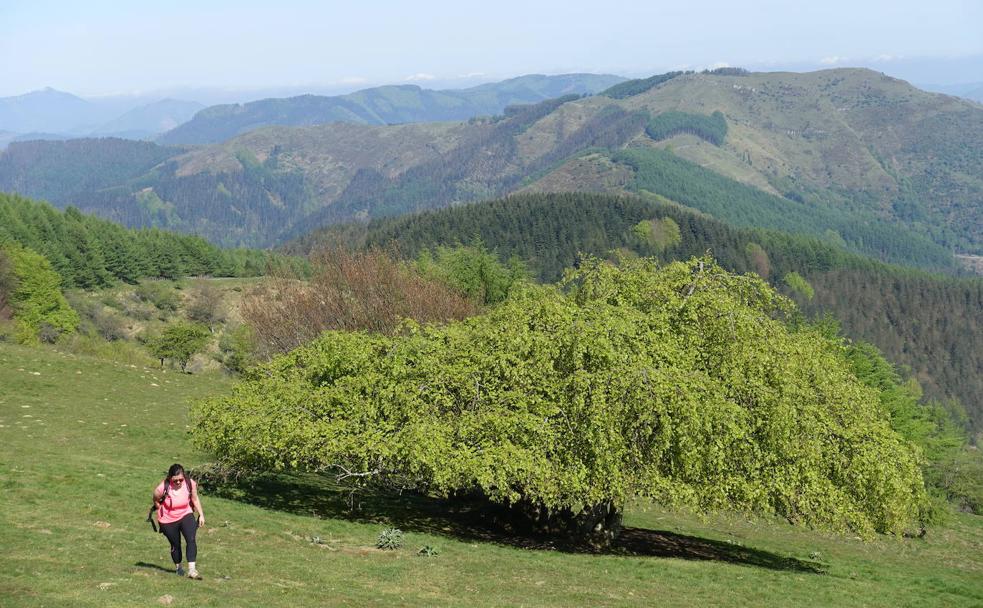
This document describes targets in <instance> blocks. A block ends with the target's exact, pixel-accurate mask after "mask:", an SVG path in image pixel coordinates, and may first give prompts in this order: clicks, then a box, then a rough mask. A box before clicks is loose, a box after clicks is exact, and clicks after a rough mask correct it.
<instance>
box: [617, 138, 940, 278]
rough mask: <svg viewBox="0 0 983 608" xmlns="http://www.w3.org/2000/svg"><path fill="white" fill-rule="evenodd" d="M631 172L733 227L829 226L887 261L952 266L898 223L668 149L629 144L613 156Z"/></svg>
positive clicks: (639, 185)
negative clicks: (785, 191) (779, 190)
mask: <svg viewBox="0 0 983 608" xmlns="http://www.w3.org/2000/svg"><path fill="white" fill-rule="evenodd" d="M612 158H613V160H615V161H616V162H619V163H624V164H626V165H628V166H630V167H632V169H633V170H634V172H635V188H636V189H638V190H639V191H645V192H652V193H655V194H659V195H661V196H664V197H666V198H668V199H670V200H672V201H675V202H676V203H680V204H682V205H686V206H688V207H692V208H694V209H698V210H699V211H702V212H705V213H709V214H710V215H712V216H714V217H716V218H718V219H720V220H722V221H725V222H727V223H729V224H732V225H733V226H736V227H756V228H771V229H776V230H783V231H786V232H792V233H800V234H810V235H813V236H817V237H818V236H824V235H825V234H826V232H827V231H828V230H833V231H835V232H837V233H838V234H840V235H841V236H842V240H843V242H845V243H846V246H847V248H849V249H850V250H852V251H855V252H858V253H862V254H865V255H869V256H872V257H874V258H878V259H881V260H884V261H887V262H895V263H899V264H908V265H911V266H918V267H922V268H928V269H933V270H949V271H952V270H954V269H955V267H956V266H955V261H954V260H953V257H952V253H951V252H950V251H948V250H947V249H945V248H944V247H941V246H939V245H937V244H935V243H933V242H932V241H930V240H929V239H928V238H926V237H924V236H920V235H917V234H915V233H914V232H912V231H911V230H909V229H907V228H905V227H903V226H901V225H900V224H892V223H887V222H884V221H883V220H879V219H877V218H875V217H873V216H872V215H870V214H864V213H861V212H857V211H850V210H847V209H843V208H840V207H835V206H832V205H814V204H806V203H803V202H800V201H796V200H792V199H788V198H783V197H780V196H775V195H773V194H769V193H767V192H764V191H763V190H759V189H757V188H754V187H752V186H749V185H747V184H742V183H740V182H737V181H735V180H732V179H730V178H727V177H724V176H722V175H720V174H718V173H714V172H713V171H711V170H709V169H706V168H704V167H701V166H700V165H697V164H696V163H693V162H690V161H688V160H685V159H683V158H680V157H679V156H676V155H675V154H673V153H672V152H670V151H668V150H661V149H656V148H631V149H627V150H621V151H618V152H616V153H614V154H613V155H612Z"/></svg>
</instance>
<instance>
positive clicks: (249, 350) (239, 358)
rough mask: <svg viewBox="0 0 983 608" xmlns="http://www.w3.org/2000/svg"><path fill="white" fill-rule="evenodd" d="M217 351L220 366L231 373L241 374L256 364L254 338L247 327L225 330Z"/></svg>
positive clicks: (241, 326)
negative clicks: (219, 355)
mask: <svg viewBox="0 0 983 608" xmlns="http://www.w3.org/2000/svg"><path fill="white" fill-rule="evenodd" d="M218 349H219V352H220V353H221V359H220V361H221V363H222V365H224V366H225V368H226V369H228V370H229V371H231V372H235V373H242V372H244V371H246V368H248V367H250V366H251V365H253V364H254V363H255V362H256V354H255V350H256V337H255V336H254V335H253V332H252V330H251V329H250V328H249V326H247V325H238V326H235V327H228V328H226V330H225V331H224V332H223V333H222V337H221V338H219V341H218Z"/></svg>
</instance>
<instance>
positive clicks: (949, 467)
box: [928, 446, 983, 515]
mask: <svg viewBox="0 0 983 608" xmlns="http://www.w3.org/2000/svg"><path fill="white" fill-rule="evenodd" d="M928 479H930V480H932V482H933V483H934V485H935V486H936V487H938V488H940V489H941V490H942V491H943V492H944V494H945V497H946V498H947V499H948V500H949V501H950V502H952V503H953V504H955V505H956V506H957V507H958V508H959V509H961V510H964V511H968V512H970V513H975V514H976V515H983V451H981V450H980V449H979V448H978V447H977V446H965V447H964V448H963V449H961V450H958V451H956V452H952V453H949V454H947V455H946V457H945V458H943V459H942V460H940V461H938V462H936V463H934V464H933V466H932V468H931V469H930V471H929V473H928Z"/></svg>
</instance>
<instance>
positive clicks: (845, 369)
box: [193, 259, 925, 533]
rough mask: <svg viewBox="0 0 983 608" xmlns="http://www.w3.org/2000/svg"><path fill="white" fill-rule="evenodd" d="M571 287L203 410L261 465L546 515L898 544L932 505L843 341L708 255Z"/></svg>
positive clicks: (592, 271) (301, 355) (310, 349)
mask: <svg viewBox="0 0 983 608" xmlns="http://www.w3.org/2000/svg"><path fill="white" fill-rule="evenodd" d="M564 284H565V286H566V290H567V293H562V292H560V291H559V290H557V289H553V288H547V287H535V288H534V287H528V288H527V289H525V290H524V291H523V292H522V293H521V294H516V295H515V296H514V297H511V298H509V299H508V300H506V301H505V302H504V303H502V304H501V305H499V306H498V307H496V308H494V309H492V310H491V311H490V312H489V313H487V314H485V315H482V316H478V317H473V318H471V319H467V320H464V321H461V322H454V323H450V324H448V325H446V326H443V327H434V326H431V327H419V326H417V325H415V324H412V323H410V324H407V326H406V329H405V331H404V332H403V333H401V334H399V335H395V336H389V337H386V336H379V335H367V334H361V333H342V332H327V333H325V334H324V335H323V336H322V337H321V338H320V339H318V340H315V341H314V342H313V343H311V344H310V345H308V346H306V347H302V348H300V349H297V350H295V351H293V352H291V353H290V354H287V355H284V356H281V357H278V358H276V359H274V360H273V361H272V362H271V363H270V364H268V365H265V366H262V367H260V368H256V369H255V370H253V371H250V372H247V374H246V376H245V379H244V381H242V382H240V383H239V384H238V385H237V386H236V388H235V389H234V391H233V393H232V394H231V395H229V396H227V397H222V398H216V399H209V400H205V401H202V402H200V403H198V404H197V405H196V407H195V408H194V411H193V419H194V424H193V428H194V435H195V438H196V441H197V443H198V445H199V446H200V447H202V448H204V449H207V450H210V451H212V452H214V453H216V454H218V455H220V457H222V458H223V459H225V460H226V461H228V462H230V463H233V464H237V465H242V466H244V467H247V468H251V467H255V468H260V469H262V468H266V467H272V468H277V469H280V468H309V469H317V470H324V469H325V468H330V467H337V468H338V469H339V470H341V471H343V472H345V473H346V474H347V475H351V474H356V473H357V474H360V475H364V476H365V477H368V478H371V477H373V476H378V477H381V478H384V479H387V480H389V481H391V482H394V483H400V484H404V483H405V484H408V485H410V486H412V487H416V488H420V489H426V490H429V491H433V492H436V493H439V494H450V493H457V492H469V491H477V492H481V493H482V494H484V495H485V496H487V497H488V498H489V499H491V500H493V501H497V502H502V503H507V504H511V505H515V504H519V503H532V504H538V505H542V507H543V508H545V509H549V510H562V509H571V510H574V511H579V510H581V509H584V510H590V509H594V508H596V507H598V506H599V505H605V504H610V505H613V506H614V507H615V508H622V507H624V506H625V505H626V504H627V503H628V502H629V501H631V500H633V499H634V498H636V497H650V498H654V499H657V500H660V501H664V502H666V503H668V504H675V505H689V506H692V507H694V508H697V509H700V510H714V509H739V510H745V511H751V512H763V513H777V514H780V515H782V516H784V517H786V518H787V519H788V520H789V521H792V522H796V523H804V524H809V525H818V526H830V527H834V528H840V529H842V528H851V529H854V530H857V531H859V532H861V533H870V532H872V531H875V530H876V531H883V532H894V533H900V532H901V531H903V530H904V529H906V528H907V527H908V526H910V525H911V524H912V523H913V521H914V520H915V518H916V517H917V516H918V513H919V511H920V509H921V507H922V505H923V503H924V500H925V490H924V486H923V482H922V477H921V472H920V470H919V467H918V463H917V458H916V452H915V449H914V448H913V447H912V446H911V445H910V444H908V443H907V442H906V441H905V440H903V439H902V438H901V437H900V436H898V435H897V434H896V433H895V432H894V431H892V430H891V428H890V423H889V419H888V415H887V413H886V412H885V411H884V409H883V408H882V406H881V405H880V403H879V401H878V396H877V393H876V392H875V391H873V390H871V389H869V388H867V387H866V386H863V385H862V384H861V383H859V382H858V381H857V380H856V378H855V377H854V376H853V374H852V372H851V370H850V367H849V363H848V362H847V361H846V359H845V354H844V352H843V347H842V345H841V344H840V343H839V342H837V341H833V340H829V339H827V338H825V337H824V336H823V335H822V334H821V333H819V332H818V331H814V330H810V329H808V328H799V329H796V330H790V329H789V328H787V327H786V326H785V325H784V324H783V322H782V321H781V320H780V318H781V317H782V316H784V315H786V314H789V313H791V312H792V304H791V302H790V301H788V300H787V299H785V298H784V297H782V296H780V295H779V294H777V293H776V292H774V291H773V290H772V289H771V288H769V287H768V286H767V285H766V284H765V283H764V282H762V281H761V280H760V279H757V278H755V277H753V276H750V275H747V276H735V275H730V274H728V273H726V272H724V271H722V270H721V269H720V268H718V267H717V266H716V265H715V264H713V263H712V262H709V261H706V260H699V261H696V260H694V261H691V262H689V263H674V264H670V265H668V266H665V267H659V266H657V265H656V264H654V263H653V262H652V261H651V260H634V261H626V262H625V267H624V268H616V267H614V266H611V265H609V264H606V263H602V262H598V261H596V260H590V259H589V260H585V261H584V262H583V263H582V264H581V266H580V270H577V271H571V272H570V273H568V274H567V277H566V279H565V283H564Z"/></svg>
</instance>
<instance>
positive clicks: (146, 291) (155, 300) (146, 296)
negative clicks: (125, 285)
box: [133, 281, 181, 312]
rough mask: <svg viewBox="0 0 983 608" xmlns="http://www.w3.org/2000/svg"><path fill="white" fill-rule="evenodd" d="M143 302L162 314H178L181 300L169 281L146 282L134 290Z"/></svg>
mask: <svg viewBox="0 0 983 608" xmlns="http://www.w3.org/2000/svg"><path fill="white" fill-rule="evenodd" d="M133 295H135V296H136V298H137V299H138V300H139V301H141V302H149V303H151V304H153V305H154V306H156V307H157V309H158V310H160V311H162V312H177V309H178V305H179V304H180V303H181V298H180V296H179V295H178V293H177V291H175V290H174V287H173V286H172V285H171V284H170V283H169V282H167V281H144V282H142V283H140V284H139V285H137V287H136V289H134V290H133Z"/></svg>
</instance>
